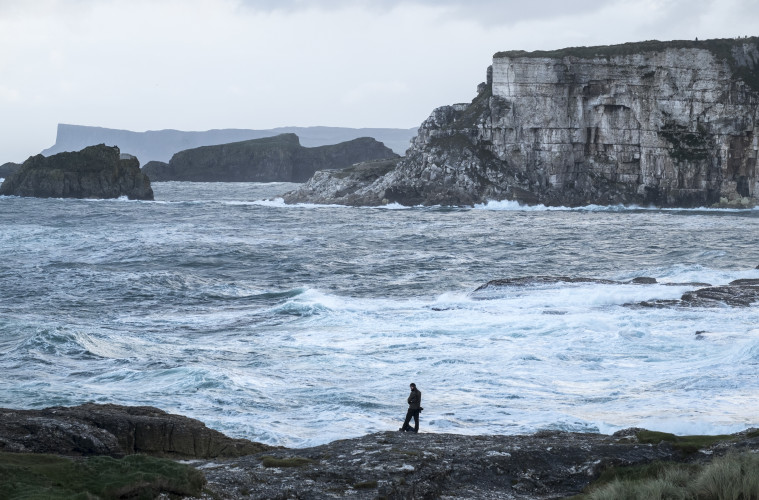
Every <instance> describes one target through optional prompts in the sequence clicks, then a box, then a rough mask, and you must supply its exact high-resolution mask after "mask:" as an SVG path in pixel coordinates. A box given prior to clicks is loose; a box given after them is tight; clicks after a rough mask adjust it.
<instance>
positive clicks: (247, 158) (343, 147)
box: [143, 134, 398, 182]
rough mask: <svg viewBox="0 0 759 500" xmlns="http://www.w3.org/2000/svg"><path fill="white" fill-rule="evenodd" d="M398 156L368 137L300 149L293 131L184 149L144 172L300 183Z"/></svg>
mask: <svg viewBox="0 0 759 500" xmlns="http://www.w3.org/2000/svg"><path fill="white" fill-rule="evenodd" d="M397 157H398V155H396V154H395V153H393V151H392V150H390V149H389V148H387V147H385V145H384V144H382V143H381V142H377V141H376V140H374V139H372V138H370V137H362V138H359V139H354V140H352V141H347V142H341V143H340V144H334V145H331V146H320V147H316V148H305V147H303V146H301V145H300V141H299V140H298V136H297V135H295V134H281V135H278V136H275V137H267V138H264V139H253V140H250V141H242V142H234V143H230V144H222V145H219V146H205V147H202V148H196V149H188V150H185V151H180V152H179V153H177V154H175V155H174V156H173V157H172V158H171V161H170V162H169V163H168V165H167V164H160V163H158V162H151V164H150V165H146V166H145V169H144V170H143V171H144V172H145V173H146V174H147V175H149V176H150V178H151V179H152V180H153V181H196V182H305V181H306V180H308V178H309V177H311V176H312V175H313V173H314V172H316V171H317V170H323V169H341V168H345V167H347V166H350V165H352V164H354V163H358V162H361V161H366V160H376V159H383V158H397Z"/></svg>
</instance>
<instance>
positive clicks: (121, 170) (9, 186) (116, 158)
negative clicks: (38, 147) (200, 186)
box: [0, 144, 153, 200]
mask: <svg viewBox="0 0 759 500" xmlns="http://www.w3.org/2000/svg"><path fill="white" fill-rule="evenodd" d="M0 195H10V196H33V197H38V198H119V197H121V196H126V197H127V198H129V199H130V200H152V199H153V189H152V188H151V187H150V179H149V178H148V177H147V176H145V175H144V174H143V173H142V172H141V171H140V162H139V161H137V159H136V158H134V157H133V156H128V155H127V157H126V158H123V159H122V158H121V155H120V152H119V148H117V147H109V146H105V145H103V144H101V145H99V146H90V147H87V148H84V149H83V150H81V151H79V152H75V153H59V154H57V155H53V156H50V157H48V158H46V157H44V156H42V155H37V156H32V157H30V158H29V159H28V160H26V161H25V162H24V163H23V165H22V166H21V168H20V169H19V170H18V171H17V172H16V173H15V174H13V175H11V176H10V177H8V178H6V179H5V181H4V182H3V184H2V185H1V186H0Z"/></svg>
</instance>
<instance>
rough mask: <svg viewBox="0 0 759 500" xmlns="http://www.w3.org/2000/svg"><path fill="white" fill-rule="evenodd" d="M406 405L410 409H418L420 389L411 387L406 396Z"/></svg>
mask: <svg viewBox="0 0 759 500" xmlns="http://www.w3.org/2000/svg"><path fill="white" fill-rule="evenodd" d="M408 407H409V409H410V410H418V409H419V408H421V407H422V391H420V390H419V389H413V390H412V391H411V394H409V397H408Z"/></svg>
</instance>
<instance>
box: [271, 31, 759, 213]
mask: <svg viewBox="0 0 759 500" xmlns="http://www.w3.org/2000/svg"><path fill="white" fill-rule="evenodd" d="M758 123H759V38H757V37H752V38H739V39H717V40H705V41H671V42H659V41H648V42H640V43H626V44H621V45H613V46H600V47H575V48H567V49H562V50H556V51H536V52H523V51H510V52H499V53H496V54H495V55H494V56H493V63H492V66H491V67H489V68H488V71H487V81H486V82H484V83H481V84H480V85H479V87H478V95H477V96H476V97H475V99H474V100H473V101H472V102H471V103H469V104H454V105H451V106H443V107H440V108H438V109H436V110H434V111H433V112H432V114H431V115H430V117H429V118H428V119H427V120H426V121H425V122H424V123H422V125H421V127H420V128H419V131H418V133H417V136H416V137H415V138H414V140H413V141H412V146H411V148H410V149H409V150H408V151H407V153H406V156H405V157H404V158H403V159H401V160H400V161H399V162H398V164H397V167H396V168H393V169H390V170H389V171H387V172H386V173H385V174H384V175H382V176H380V177H377V178H374V176H373V175H368V176H367V175H366V174H365V172H364V171H363V169H362V168H357V169H354V171H353V173H352V175H350V176H346V175H343V174H342V173H320V174H319V175H317V176H314V177H313V179H311V181H310V182H309V183H307V184H305V185H304V186H302V187H301V188H300V189H299V190H296V191H294V192H292V193H288V194H287V195H285V197H284V198H285V201H286V202H289V203H296V202H306V201H307V202H315V203H341V204H348V205H380V204H384V203H389V202H397V203H401V204H404V205H417V204H423V205H436V204H441V205H472V204H475V203H482V202H486V201H489V200H515V201H518V202H521V203H526V204H545V205H551V206H558V205H563V206H582V205H587V204H602V205H609V204H637V205H654V206H659V207H697V206H712V205H715V204H718V205H721V206H734V207H750V206H754V205H755V203H756V201H757V189H758V188H757V180H759V179H758V177H757V151H758V150H759V130H757V127H758V126H759V125H758ZM365 168H372V167H368V166H367V167H365ZM375 170H376V169H375Z"/></svg>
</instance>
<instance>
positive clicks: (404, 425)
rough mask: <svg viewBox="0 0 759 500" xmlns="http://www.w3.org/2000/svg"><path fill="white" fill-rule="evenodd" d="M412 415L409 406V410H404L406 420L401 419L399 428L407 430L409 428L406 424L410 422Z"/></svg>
mask: <svg viewBox="0 0 759 500" xmlns="http://www.w3.org/2000/svg"><path fill="white" fill-rule="evenodd" d="M412 415H413V410H412V409H411V408H409V410H408V411H407V412H406V420H404V421H403V427H401V428H400V429H399V430H402V431H407V430H409V429H410V428H411V427H410V426H409V425H408V424H409V422H411V416H412Z"/></svg>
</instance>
